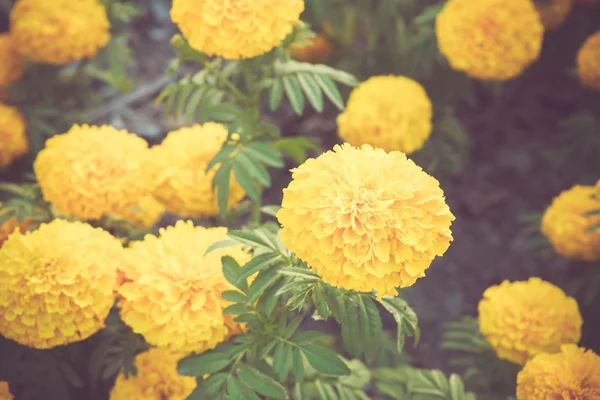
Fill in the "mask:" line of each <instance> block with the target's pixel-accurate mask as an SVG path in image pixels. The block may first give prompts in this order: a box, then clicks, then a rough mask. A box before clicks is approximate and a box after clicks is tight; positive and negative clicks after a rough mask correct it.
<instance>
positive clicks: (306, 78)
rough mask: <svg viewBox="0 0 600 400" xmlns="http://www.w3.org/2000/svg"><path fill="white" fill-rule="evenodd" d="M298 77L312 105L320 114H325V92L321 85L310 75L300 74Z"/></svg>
mask: <svg viewBox="0 0 600 400" xmlns="http://www.w3.org/2000/svg"><path fill="white" fill-rule="evenodd" d="M296 77H297V78H298V82H299V83H300V87H301V88H302V90H303V91H304V94H305V96H306V98H307V99H308V102H309V103H310V105H311V106H312V107H313V108H314V109H315V110H317V111H318V112H323V92H321V87H320V86H319V84H318V83H317V82H316V81H315V79H314V78H313V77H312V75H310V74H306V73H304V74H302V73H300V74H297V75H296Z"/></svg>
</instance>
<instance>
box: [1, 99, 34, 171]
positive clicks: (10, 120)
mask: <svg viewBox="0 0 600 400" xmlns="http://www.w3.org/2000/svg"><path fill="white" fill-rule="evenodd" d="M28 151H29V141H28V140H27V135H26V133H25V119H24V118H23V116H22V115H21V113H20V112H19V110H17V109H16V108H14V107H11V106H7V105H6V104H2V103H0V168H4V167H7V166H8V165H9V164H11V163H12V162H13V161H15V160H16V159H17V158H19V157H21V156H23V155H24V154H25V153H27V152H28Z"/></svg>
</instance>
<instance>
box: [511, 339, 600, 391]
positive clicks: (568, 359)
mask: <svg viewBox="0 0 600 400" xmlns="http://www.w3.org/2000/svg"><path fill="white" fill-rule="evenodd" d="M548 399H557V400H558V399H560V400H598V399H600V357H598V355H597V354H595V353H594V352H593V351H591V350H585V349H584V348H581V347H577V346H575V345H573V344H569V345H564V346H561V352H560V353H556V354H540V355H538V356H536V357H534V358H533V359H532V360H531V361H529V362H528V363H527V364H526V365H525V367H524V368H523V369H522V370H521V372H519V375H518V376H517V400H548Z"/></svg>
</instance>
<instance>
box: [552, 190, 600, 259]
mask: <svg viewBox="0 0 600 400" xmlns="http://www.w3.org/2000/svg"><path fill="white" fill-rule="evenodd" d="M595 194H596V188H594V187H593V186H580V185H575V186H573V187H572V188H571V189H569V190H565V191H564V192H562V193H560V194H559V195H558V196H556V197H555V198H554V199H553V200H552V204H550V207H548V209H547V210H546V212H545V213H544V216H543V217H542V233H543V234H544V236H546V238H547V239H548V240H549V241H550V243H551V244H552V246H553V247H554V250H555V251H556V252H557V253H558V254H560V255H562V256H563V257H566V258H572V259H575V260H584V261H597V260H600V230H596V231H592V232H587V229H588V228H589V227H590V226H592V225H594V224H597V223H600V215H592V216H586V215H584V214H585V213H586V212H588V211H593V210H597V209H599V208H600V198H596V197H595Z"/></svg>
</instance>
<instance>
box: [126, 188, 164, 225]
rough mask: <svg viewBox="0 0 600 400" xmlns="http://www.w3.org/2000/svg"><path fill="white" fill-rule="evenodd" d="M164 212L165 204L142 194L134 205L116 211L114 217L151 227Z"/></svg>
mask: <svg viewBox="0 0 600 400" xmlns="http://www.w3.org/2000/svg"><path fill="white" fill-rule="evenodd" d="M164 213H165V206H164V205H163V204H162V203H160V202H159V201H158V200H156V199H155V198H154V197H153V196H144V197H142V198H141V199H140V200H138V201H137V202H136V203H135V205H133V206H129V207H126V208H125V209H124V210H121V211H119V212H118V213H116V215H115V218H117V219H124V220H125V221H128V222H130V223H132V224H133V225H136V226H139V227H142V228H151V227H153V226H154V225H155V224H156V223H158V221H160V218H161V217H162V215H163V214H164Z"/></svg>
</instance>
